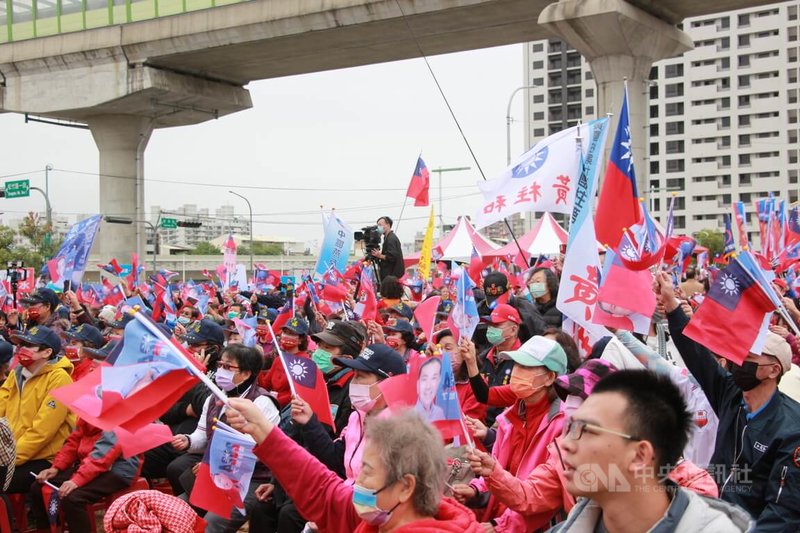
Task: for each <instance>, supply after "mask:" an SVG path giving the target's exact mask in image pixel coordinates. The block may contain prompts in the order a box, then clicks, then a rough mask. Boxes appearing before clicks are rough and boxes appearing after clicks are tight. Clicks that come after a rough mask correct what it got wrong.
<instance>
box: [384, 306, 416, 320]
mask: <svg viewBox="0 0 800 533" xmlns="http://www.w3.org/2000/svg"><path fill="white" fill-rule="evenodd" d="M389 311H390V312H395V313H397V314H399V315H400V316H402V317H403V318H405V319H408V320H411V319H412V318H413V317H414V310H413V309H411V306H409V305H407V304H405V303H403V302H400V303H399V304H396V305H393V306H392V307H390V308H389Z"/></svg>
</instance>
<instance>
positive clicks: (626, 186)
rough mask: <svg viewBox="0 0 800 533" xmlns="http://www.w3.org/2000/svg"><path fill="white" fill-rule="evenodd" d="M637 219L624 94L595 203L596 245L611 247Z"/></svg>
mask: <svg viewBox="0 0 800 533" xmlns="http://www.w3.org/2000/svg"><path fill="white" fill-rule="evenodd" d="M640 218H641V210H640V208H639V193H638V191H637V188H636V173H635V172H634V168H633V152H632V150H631V127H630V116H629V114H628V90H627V88H626V89H625V96H624V98H623V100H622V110H621V111H620V114H619V124H618V125H617V133H616V135H614V144H613V145H612V146H611V156H610V157H609V160H608V166H607V167H606V174H605V177H604V178H603V188H602V189H601V191H600V197H599V200H598V202H597V212H596V213H595V219H594V227H595V231H596V233H597V240H598V241H600V244H608V245H611V246H613V245H615V244H617V243H618V242H619V239H620V237H621V236H622V231H623V228H630V227H632V226H633V225H634V224H636V223H637V222H639V219H640Z"/></svg>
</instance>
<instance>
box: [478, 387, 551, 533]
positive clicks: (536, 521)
mask: <svg viewBox="0 0 800 533" xmlns="http://www.w3.org/2000/svg"><path fill="white" fill-rule="evenodd" d="M518 408H519V402H517V403H515V404H514V405H512V406H511V407H509V409H507V410H506V411H505V412H504V413H503V414H501V415H500V416H498V417H497V440H495V443H494V447H493V448H492V455H493V456H494V458H495V460H497V463H498V464H499V465H503V466H505V465H508V463H509V460H510V459H511V449H510V448H511V446H510V442H509V441H510V436H511V430H512V429H513V426H512V425H511V422H510V421H509V420H508V418H506V413H508V410H510V409H518ZM563 425H564V413H563V412H561V401H560V400H558V399H556V400H553V401H552V402H551V403H550V409H549V410H548V412H547V415H546V416H544V417H543V418H542V422H541V423H540V424H539V427H538V428H537V429H536V435H535V436H534V438H533V440H532V441H531V443H530V445H529V447H528V449H527V450H525V453H524V455H523V457H522V462H521V463H520V466H519V469H518V470H517V472H512V474H513V475H514V476H515V477H516V478H517V479H519V480H520V482H521V481H522V480H524V479H525V478H527V477H528V476H529V475H530V474H531V472H532V471H533V470H534V469H535V468H536V467H537V466H539V465H541V464H543V463H545V461H546V460H547V457H548V452H547V448H548V446H549V445H550V443H552V442H553V441H554V440H555V439H556V438H557V437H558V436H560V435H561V428H562V426H563ZM470 485H471V486H473V487H475V488H476V489H477V490H478V491H479V492H486V491H487V490H489V487H488V485H487V483H486V480H484V479H483V478H478V479H475V480H473V481H472V482H470ZM495 498H496V496H495V495H492V496H490V497H489V504H488V505H487V507H486V509H487V510H486V511H485V512H484V516H482V517H481V522H487V521H489V520H490V519H492V518H494V519H495V522H496V523H497V525H496V526H495V531H498V532H509V533H528V532H529V531H536V530H537V529H541V528H544V527H546V526H547V525H548V523H549V522H550V519H551V518H552V517H553V515H554V514H555V511H553V512H550V513H543V514H536V515H532V516H523V515H521V514H519V513H518V512H516V511H513V510H512V509H510V508H509V509H506V510H505V511H504V512H503V513H502V514H501V515H500V516H497V517H495V516H488V515H489V514H491V513H490V509H492V508H493V507H494V503H495Z"/></svg>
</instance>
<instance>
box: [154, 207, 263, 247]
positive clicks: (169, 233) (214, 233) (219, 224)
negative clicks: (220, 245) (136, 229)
mask: <svg viewBox="0 0 800 533" xmlns="http://www.w3.org/2000/svg"><path fill="white" fill-rule="evenodd" d="M150 212H151V222H152V223H153V224H154V225H156V224H158V221H159V218H175V219H178V220H179V221H183V222H199V223H200V225H199V226H198V227H195V228H192V227H177V228H172V229H167V228H160V229H159V230H158V233H159V241H160V243H161V244H166V245H174V246H186V247H189V248H193V247H195V246H197V245H198V244H199V243H201V242H211V241H213V240H214V239H216V238H217V237H219V236H220V235H227V234H229V233H233V234H241V235H247V234H249V233H250V221H249V219H248V217H247V216H239V215H236V214H235V213H234V211H233V206H231V205H223V206H222V207H220V208H219V209H217V210H216V211H215V212H214V214H213V215H212V214H211V213H210V211H209V210H208V208H198V207H197V205H195V204H185V205H182V206H180V207H178V208H176V209H162V208H161V207H160V206H157V205H155V206H153V207H151V208H150ZM149 233H150V232H149V231H148V237H149Z"/></svg>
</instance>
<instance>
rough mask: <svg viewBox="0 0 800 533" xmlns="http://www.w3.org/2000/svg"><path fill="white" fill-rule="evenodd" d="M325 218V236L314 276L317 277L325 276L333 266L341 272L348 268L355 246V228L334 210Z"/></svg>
mask: <svg viewBox="0 0 800 533" xmlns="http://www.w3.org/2000/svg"><path fill="white" fill-rule="evenodd" d="M323 219H324V220H323V222H324V225H325V237H324V239H323V241H322V247H321V248H320V250H319V258H318V259H317V266H316V268H315V269H314V276H315V277H316V278H317V279H319V278H321V277H322V276H324V275H325V273H326V272H328V270H329V269H330V268H331V267H334V268H336V270H337V271H339V272H344V271H345V270H347V259H348V257H349V256H350V250H352V248H353V230H352V229H350V226H348V225H347V224H345V222H344V221H343V220H342V219H340V218H339V217H338V216H336V213H333V212H332V213H331V214H330V216H329V217H327V219H325V217H323Z"/></svg>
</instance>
